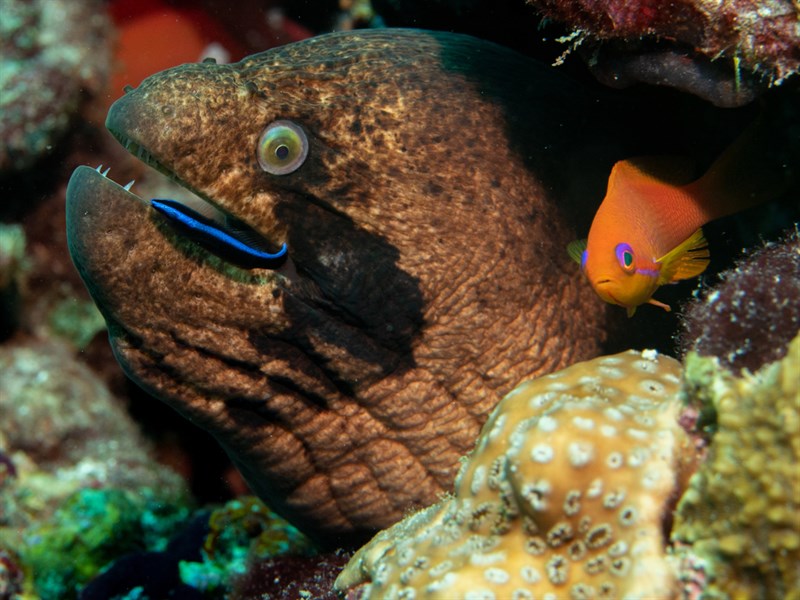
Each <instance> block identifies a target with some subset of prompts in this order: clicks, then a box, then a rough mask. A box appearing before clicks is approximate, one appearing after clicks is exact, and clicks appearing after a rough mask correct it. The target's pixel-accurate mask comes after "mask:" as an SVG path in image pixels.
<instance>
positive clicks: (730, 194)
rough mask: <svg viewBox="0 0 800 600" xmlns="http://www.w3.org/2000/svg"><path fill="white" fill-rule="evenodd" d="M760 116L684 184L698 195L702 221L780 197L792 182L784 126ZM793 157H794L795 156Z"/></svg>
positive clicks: (789, 150)
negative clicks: (708, 165) (710, 162)
mask: <svg viewBox="0 0 800 600" xmlns="http://www.w3.org/2000/svg"><path fill="white" fill-rule="evenodd" d="M775 121H776V119H774V118H768V117H767V116H766V115H765V114H762V115H760V116H759V117H758V118H757V119H756V120H755V121H754V122H753V123H752V124H750V125H749V126H748V127H747V128H746V129H745V130H744V132H742V133H741V134H740V135H739V137H738V138H737V139H736V140H735V141H734V142H733V143H732V144H731V145H730V146H729V147H728V148H727V149H726V150H725V151H724V152H723V153H722V154H721V155H720V156H719V158H717V160H715V161H714V163H713V164H712V165H711V167H710V168H709V169H708V171H707V172H706V173H705V174H704V175H703V176H702V177H701V178H700V179H698V180H697V181H695V182H694V183H692V184H690V185H689V186H687V188H688V189H690V190H691V192H692V194H693V195H694V196H695V197H696V198H698V200H699V202H700V204H701V208H702V210H703V213H704V215H705V221H713V220H715V219H719V218H720V217H725V216H727V215H731V214H733V213H736V212H739V211H742V210H745V209H747V208H750V207H752V206H756V205H758V204H761V203H763V202H769V201H770V200H774V199H776V198H778V197H780V196H781V195H782V194H783V193H784V192H786V191H787V190H788V189H789V188H790V186H791V185H792V180H793V178H794V177H795V176H796V173H792V165H793V163H794V162H795V161H794V160H789V159H788V155H789V154H790V153H791V152H792V148H793V146H792V144H791V142H790V141H788V140H787V139H786V138H787V132H786V131H785V125H783V124H781V123H778V122H775ZM795 159H796V157H795Z"/></svg>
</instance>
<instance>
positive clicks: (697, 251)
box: [656, 229, 711, 285]
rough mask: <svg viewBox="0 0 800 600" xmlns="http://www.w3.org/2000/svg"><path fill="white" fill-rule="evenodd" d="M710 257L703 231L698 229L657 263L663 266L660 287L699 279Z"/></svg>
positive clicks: (659, 278) (659, 276)
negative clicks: (682, 280) (674, 282)
mask: <svg viewBox="0 0 800 600" xmlns="http://www.w3.org/2000/svg"><path fill="white" fill-rule="evenodd" d="M710 256H711V254H710V253H709V251H708V242H706V238H705V236H704V235H703V230H702V229H698V230H697V231H695V232H694V233H693V234H692V235H691V236H689V238H688V239H687V240H686V241H684V242H682V243H681V244H678V245H677V246H675V248H673V249H672V250H670V251H669V252H667V253H666V254H665V255H664V256H662V257H661V258H659V259H658V260H657V261H656V262H657V263H660V264H661V271H660V273H659V275H658V285H663V284H665V283H671V282H673V281H678V280H680V279H689V278H691V277H697V276H698V275H700V273H702V272H703V271H705V270H706V267H707V266H708V263H709V262H710V261H709V257H710Z"/></svg>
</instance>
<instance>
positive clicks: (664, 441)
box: [336, 351, 694, 600]
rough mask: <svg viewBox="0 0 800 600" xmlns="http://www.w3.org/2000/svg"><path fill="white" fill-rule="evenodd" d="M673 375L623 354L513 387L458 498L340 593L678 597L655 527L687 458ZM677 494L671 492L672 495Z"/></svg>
mask: <svg viewBox="0 0 800 600" xmlns="http://www.w3.org/2000/svg"><path fill="white" fill-rule="evenodd" d="M679 386H680V365H679V363H678V362H677V361H675V360H673V359H671V358H668V357H664V356H659V355H657V354H656V353H655V352H650V351H646V352H634V351H629V352H626V353H622V354H617V355H614V356H606V357H602V358H598V359H595V360H592V361H588V362H584V363H579V364H576V365H574V366H572V367H570V368H568V369H565V370H563V371H561V372H559V373H555V374H553V375H548V376H545V377H541V378H539V379H536V380H534V381H531V382H527V383H523V384H521V385H520V386H519V387H517V388H516V389H515V390H514V391H512V392H511V393H510V394H508V395H507V396H506V397H505V398H504V399H503V400H502V401H501V402H500V403H499V404H498V406H497V408H496V409H495V410H494V412H493V413H492V415H491V417H490V419H489V421H488V422H487V423H486V425H485V426H484V428H483V430H482V432H481V436H480V438H479V440H478V442H477V445H476V448H475V449H474V450H473V452H472V454H471V455H470V456H469V457H467V459H466V460H465V462H464V464H463V466H462V468H461V470H460V473H459V475H458V478H457V480H456V490H455V496H453V497H450V498H447V499H444V500H443V501H441V502H440V503H438V504H436V505H434V506H432V507H430V508H428V509H426V510H424V511H422V512H419V513H417V514H415V515H413V516H411V517H409V518H407V519H405V520H404V521H402V522H400V523H398V524H396V525H395V526H394V527H392V528H390V529H388V530H386V531H384V532H382V533H379V534H378V535H377V536H375V538H373V539H372V541H370V542H369V543H368V544H367V545H366V546H364V547H363V548H362V549H361V550H359V551H358V552H357V553H356V554H355V556H354V557H353V558H352V559H351V561H350V563H349V564H348V565H347V567H346V568H345V570H344V571H343V572H342V574H341V575H340V576H339V578H338V579H337V582H336V588H337V589H338V590H344V589H348V588H352V587H355V586H358V585H359V584H365V585H364V588H365V591H366V595H365V596H364V597H366V598H448V599H450V598H465V599H491V598H497V599H500V598H513V599H516V600H522V599H526V598H536V600H542V599H548V598H549V599H555V598H559V599H561V598H572V599H579V598H622V597H625V598H654V597H669V596H671V595H672V594H673V592H674V591H675V590H676V585H677V583H676V580H675V576H674V575H673V571H672V569H671V568H670V566H669V564H668V563H667V560H666V557H665V551H664V546H665V540H664V527H663V520H664V517H665V514H666V512H667V511H669V506H670V500H671V499H674V498H675V494H676V493H679V490H680V488H681V487H682V486H683V483H684V482H685V480H686V479H687V478H688V471H689V470H690V469H689V466H690V464H691V463H692V462H693V458H692V457H693V456H694V451H693V450H692V444H691V442H690V440H689V438H688V436H687V435H686V434H685V432H684V431H683V430H682V429H681V428H680V427H679V426H678V425H677V415H678V411H679V409H680V405H679V401H678V399H677V392H678V389H679ZM676 488H677V489H676Z"/></svg>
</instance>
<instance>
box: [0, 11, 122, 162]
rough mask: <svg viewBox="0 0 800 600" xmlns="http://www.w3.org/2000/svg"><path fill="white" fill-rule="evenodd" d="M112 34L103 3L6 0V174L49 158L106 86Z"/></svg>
mask: <svg viewBox="0 0 800 600" xmlns="http://www.w3.org/2000/svg"><path fill="white" fill-rule="evenodd" d="M110 30H111V28H110V21H109V19H108V17H107V16H106V11H105V5H104V3H103V2H101V1H100V0H81V1H72V0H56V1H52V0H27V1H25V0H0V57H2V58H1V59H0V172H2V171H9V170H16V169H22V168H25V167H28V166H30V165H32V164H33V163H34V162H35V161H36V159H37V158H39V157H40V156H42V155H44V154H46V153H48V152H49V151H50V150H51V149H52V146H53V145H54V144H55V143H56V142H57V141H58V139H59V137H60V136H61V135H62V134H63V133H64V132H65V131H66V129H67V126H68V125H69V123H70V120H71V118H72V117H73V116H74V114H75V113H76V111H77V108H78V106H79V103H80V100H81V97H82V95H83V94H85V93H87V92H88V93H90V94H91V93H97V92H99V91H101V90H103V89H104V87H105V78H106V76H107V74H108V72H109V67H110V49H109V45H108V36H109V32H110Z"/></svg>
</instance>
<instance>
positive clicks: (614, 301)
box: [595, 279, 628, 308]
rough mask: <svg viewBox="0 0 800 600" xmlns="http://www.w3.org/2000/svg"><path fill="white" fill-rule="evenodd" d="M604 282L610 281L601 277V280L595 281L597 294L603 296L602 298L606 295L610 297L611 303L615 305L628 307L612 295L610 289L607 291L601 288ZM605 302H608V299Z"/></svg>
mask: <svg viewBox="0 0 800 600" xmlns="http://www.w3.org/2000/svg"><path fill="white" fill-rule="evenodd" d="M606 283H611V280H610V279H603V280H601V281H598V282H596V283H595V290H596V291H597V295H598V296H600V297H601V298H603V300H605V298H604V296H607V297H609V298H611V300H612V301H613V303H614V304H616V305H617V306H621V307H623V308H628V307H627V305H625V304H623V303H622V302H620V301H619V300H618V299H617V298H616V297H615V296H614V294H612V293H611V292H610V291H608V290H606V289H603V287H602V286H603V285H604V284H606ZM606 302H608V300H606Z"/></svg>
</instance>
